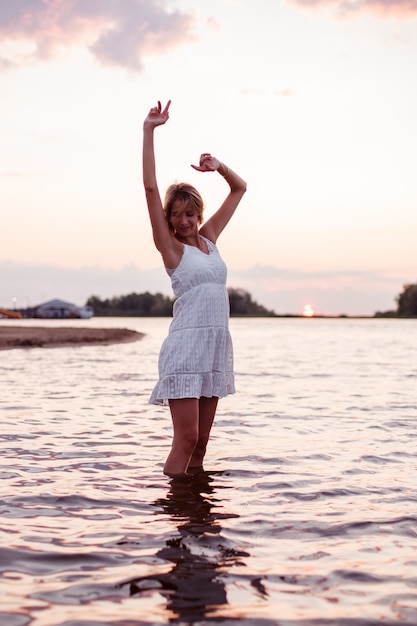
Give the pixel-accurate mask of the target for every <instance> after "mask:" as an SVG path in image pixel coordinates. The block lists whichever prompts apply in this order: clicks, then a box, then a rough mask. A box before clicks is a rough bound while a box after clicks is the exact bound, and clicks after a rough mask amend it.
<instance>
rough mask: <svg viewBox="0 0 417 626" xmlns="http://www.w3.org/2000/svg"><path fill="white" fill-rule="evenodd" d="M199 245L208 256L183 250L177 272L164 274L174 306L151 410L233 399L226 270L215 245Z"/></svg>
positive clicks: (186, 249)
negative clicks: (183, 401)
mask: <svg viewBox="0 0 417 626" xmlns="http://www.w3.org/2000/svg"><path fill="white" fill-rule="evenodd" d="M201 239H203V240H204V241H205V242H206V244H207V248H208V252H209V253H208V254H205V253H204V252H202V251H201V250H200V249H199V248H197V247H194V246H189V245H187V244H184V252H183V255H182V258H181V261H180V263H179V265H178V267H176V268H175V269H174V270H169V269H167V272H168V275H169V276H170V278H171V283H172V289H173V291H174V294H175V295H176V296H177V300H176V301H175V303H174V310H173V313H174V315H173V319H172V322H171V324H170V327H169V333H168V336H167V337H166V339H165V340H164V342H163V344H162V347H161V351H160V353H159V362H158V370H159V381H158V383H157V384H156V386H155V388H154V390H153V392H152V394H151V397H150V399H149V402H150V403H151V404H159V405H161V404H163V405H166V404H168V400H169V399H174V398H200V397H201V396H205V397H209V398H210V397H213V396H216V397H218V398H223V397H224V396H227V395H228V394H230V393H235V385H234V374H233V348H232V339H231V336H230V332H229V311H230V305H229V298H228V294H227V289H226V276H227V269H226V264H225V263H224V261H223V260H222V258H221V256H220V254H219V251H218V250H217V247H216V246H215V245H214V243H212V242H211V241H209V240H208V239H206V238H205V237H201Z"/></svg>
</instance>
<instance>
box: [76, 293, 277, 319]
mask: <svg viewBox="0 0 417 626" xmlns="http://www.w3.org/2000/svg"><path fill="white" fill-rule="evenodd" d="M227 291H228V294H229V302H230V314H231V315H232V316H240V315H242V316H243V315H247V316H252V317H275V315H276V314H275V313H274V311H272V310H269V309H267V308H265V307H264V306H262V305H261V304H258V303H257V302H255V301H254V300H253V299H252V296H251V295H250V293H248V292H247V291H245V290H244V289H233V288H229V289H228V290H227ZM174 302H175V299H174V298H169V297H168V296H164V295H163V294H162V293H155V294H151V293H149V292H148V291H146V292H145V293H130V294H128V295H126V296H115V297H113V298H106V299H105V300H102V299H101V298H99V297H98V296H91V297H90V298H88V300H87V302H86V304H87V305H88V306H91V307H92V308H93V310H94V315H95V316H97V317H107V316H108V317H169V316H171V315H172V307H173V305H174Z"/></svg>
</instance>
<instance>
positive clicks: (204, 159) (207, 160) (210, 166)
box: [191, 152, 220, 172]
mask: <svg viewBox="0 0 417 626" xmlns="http://www.w3.org/2000/svg"><path fill="white" fill-rule="evenodd" d="M191 167H193V168H194V169H195V170H198V171H199V172H215V171H216V170H217V169H219V167H220V161H219V160H218V159H216V157H214V156H211V154H209V153H208V152H204V154H202V155H201V157H200V165H191Z"/></svg>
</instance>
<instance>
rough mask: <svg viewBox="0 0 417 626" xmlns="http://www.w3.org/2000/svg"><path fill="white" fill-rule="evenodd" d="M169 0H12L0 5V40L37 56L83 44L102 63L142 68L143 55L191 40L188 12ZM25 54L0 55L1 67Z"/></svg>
mask: <svg viewBox="0 0 417 626" xmlns="http://www.w3.org/2000/svg"><path fill="white" fill-rule="evenodd" d="M168 5H169V2H168V0H159V2H155V0H13V1H12V2H2V3H1V4H0V43H1V42H9V41H13V40H14V41H22V42H25V43H27V42H30V43H31V44H32V45H33V48H34V49H33V51H32V54H31V56H32V57H33V58H35V59H37V60H49V59H52V58H54V57H55V56H56V55H57V54H58V53H59V52H60V50H62V49H64V48H71V47H75V46H86V47H88V49H89V50H90V51H91V53H92V54H93V55H94V57H95V58H96V59H97V60H98V61H99V62H100V63H102V64H105V65H115V66H122V67H124V68H127V69H129V70H132V71H141V70H142V69H143V59H144V57H145V56H146V55H148V54H161V53H166V52H167V51H169V50H171V49H172V48H175V47H177V46H179V45H181V44H184V43H186V42H188V41H191V40H193V38H194V36H193V27H194V20H193V17H192V15H191V14H187V13H185V12H182V11H173V10H171V9H168ZM26 59H27V55H25V56H23V55H22V56H21V57H17V56H14V57H13V59H5V58H3V59H0V69H1V68H3V69H7V67H8V66H11V65H13V63H14V64H15V65H16V64H19V62H23V60H26Z"/></svg>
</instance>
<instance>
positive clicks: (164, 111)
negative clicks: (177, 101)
mask: <svg viewBox="0 0 417 626" xmlns="http://www.w3.org/2000/svg"><path fill="white" fill-rule="evenodd" d="M170 106H171V100H168V102H167V104H166V107H165V109H164V110H163V111H162V113H168V111H169V107H170Z"/></svg>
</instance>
